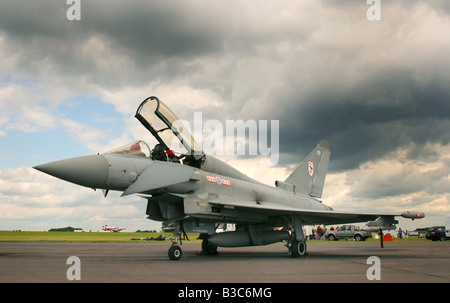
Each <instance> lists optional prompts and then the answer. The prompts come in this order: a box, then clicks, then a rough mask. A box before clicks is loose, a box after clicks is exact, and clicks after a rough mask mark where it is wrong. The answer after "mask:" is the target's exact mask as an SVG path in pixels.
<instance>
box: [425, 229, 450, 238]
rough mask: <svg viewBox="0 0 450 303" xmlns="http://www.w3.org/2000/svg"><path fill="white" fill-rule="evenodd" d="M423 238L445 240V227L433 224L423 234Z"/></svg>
mask: <svg viewBox="0 0 450 303" xmlns="http://www.w3.org/2000/svg"><path fill="white" fill-rule="evenodd" d="M425 238H426V239H428V240H432V241H445V240H446V236H445V227H444V226H433V227H432V228H430V229H429V230H428V231H427V233H426V234H425Z"/></svg>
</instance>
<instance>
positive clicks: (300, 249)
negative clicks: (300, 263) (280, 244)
mask: <svg viewBox="0 0 450 303" xmlns="http://www.w3.org/2000/svg"><path fill="white" fill-rule="evenodd" d="M304 256H306V242H305V241H297V240H293V241H292V243H291V257H292V258H299V257H304Z"/></svg>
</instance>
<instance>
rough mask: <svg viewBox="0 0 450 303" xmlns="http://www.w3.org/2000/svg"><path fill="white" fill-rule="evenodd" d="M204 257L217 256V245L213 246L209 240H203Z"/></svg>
mask: <svg viewBox="0 0 450 303" xmlns="http://www.w3.org/2000/svg"><path fill="white" fill-rule="evenodd" d="M202 254H203V255H217V245H215V244H212V243H211V242H209V241H208V239H203V242H202Z"/></svg>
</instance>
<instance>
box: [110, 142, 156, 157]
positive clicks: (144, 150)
mask: <svg viewBox="0 0 450 303" xmlns="http://www.w3.org/2000/svg"><path fill="white" fill-rule="evenodd" d="M105 154H120V155H129V156H138V157H150V155H151V152H150V147H148V145H147V143H145V142H144V141H140V140H139V141H134V142H132V143H129V144H127V145H124V146H121V147H118V148H115V149H113V150H110V151H108V152H106V153H105Z"/></svg>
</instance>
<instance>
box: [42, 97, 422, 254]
mask: <svg viewBox="0 0 450 303" xmlns="http://www.w3.org/2000/svg"><path fill="white" fill-rule="evenodd" d="M135 117H136V118H137V119H138V120H139V121H140V122H141V123H142V125H143V126H144V127H145V128H147V129H148V131H150V133H151V134H152V135H153V136H154V137H155V138H156V140H157V141H158V144H156V145H155V146H154V148H153V149H150V148H149V146H148V145H147V144H146V143H145V142H143V141H135V142H133V143H130V144H128V145H125V146H122V147H120V148H117V149H114V150H112V151H109V152H106V153H103V154H97V155H89V156H82V157H76V158H71V159H66V160H61V161H56V162H51V163H47V164H42V165H39V166H36V167H34V168H35V169H37V170H39V171H42V172H44V173H47V174H49V175H52V176H55V177H57V178H60V179H63V180H66V181H68V182H72V183H75V184H78V185H81V186H85V187H89V188H93V189H102V190H103V192H104V195H105V197H106V195H107V194H108V192H109V191H110V190H115V191H122V192H123V193H122V196H127V195H133V194H137V195H139V196H141V197H143V198H144V199H147V201H148V202H147V210H146V214H147V215H148V219H150V220H156V221H173V222H174V225H173V226H174V228H173V234H174V236H173V238H172V246H171V247H170V248H169V251H168V256H169V258H170V259H171V260H179V259H180V258H181V257H182V250H181V247H180V245H182V241H181V236H182V235H183V234H184V233H188V232H191V233H199V234H200V239H202V245H201V248H202V254H206V255H214V254H217V247H241V246H259V245H268V244H272V243H276V242H280V241H285V242H286V246H287V248H288V252H289V254H290V255H291V257H302V256H305V255H306V254H307V245H306V239H305V235H304V232H303V226H304V225H319V224H320V225H322V224H324V225H330V224H348V223H356V222H368V221H370V222H369V223H370V225H371V226H375V227H378V228H380V229H381V228H386V227H389V226H393V225H395V224H397V223H398V221H397V220H395V217H396V216H402V217H404V218H410V219H419V218H423V217H424V216H425V215H424V214H423V213H422V212H403V213H401V214H386V213H385V214H380V213H357V212H339V211H335V210H333V208H331V207H329V206H327V205H325V204H324V203H322V201H321V200H320V199H321V197H322V192H323V187H324V183H325V176H326V173H327V169H328V163H329V160H330V155H331V151H330V144H329V143H328V142H327V141H321V142H320V143H319V144H318V145H317V146H316V147H315V148H314V149H313V150H312V152H311V153H310V154H309V155H308V156H307V157H306V158H305V159H304V160H303V161H302V162H301V163H300V164H299V165H298V166H297V168H295V170H294V171H292V173H291V174H290V175H289V176H288V177H287V179H286V180H284V181H279V180H277V181H275V186H268V185H266V184H263V183H261V182H258V181H256V180H254V179H252V178H250V177H248V176H247V175H245V174H244V173H242V172H240V171H238V170H237V169H235V168H233V167H232V166H230V165H228V164H226V163H225V162H223V161H221V160H219V159H217V158H215V157H213V156H211V155H207V154H205V153H204V152H203V151H202V149H201V148H200V147H199V146H198V144H197V143H196V142H195V141H194V139H193V137H192V135H191V134H190V133H189V132H187V131H186V129H182V127H180V126H179V125H180V124H179V123H177V122H178V121H179V120H178V118H177V116H176V115H175V114H174V113H173V112H172V111H171V110H170V109H169V108H168V107H167V106H166V105H165V104H164V103H163V102H162V101H161V100H159V99H158V98H157V97H149V98H147V99H145V100H144V101H143V102H142V103H141V104H140V105H139V107H138V109H137V111H136V115H135ZM174 146H175V147H176V148H174ZM222 223H232V224H235V225H234V226H235V229H234V230H233V231H226V232H217V227H218V226H219V224H222Z"/></svg>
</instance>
